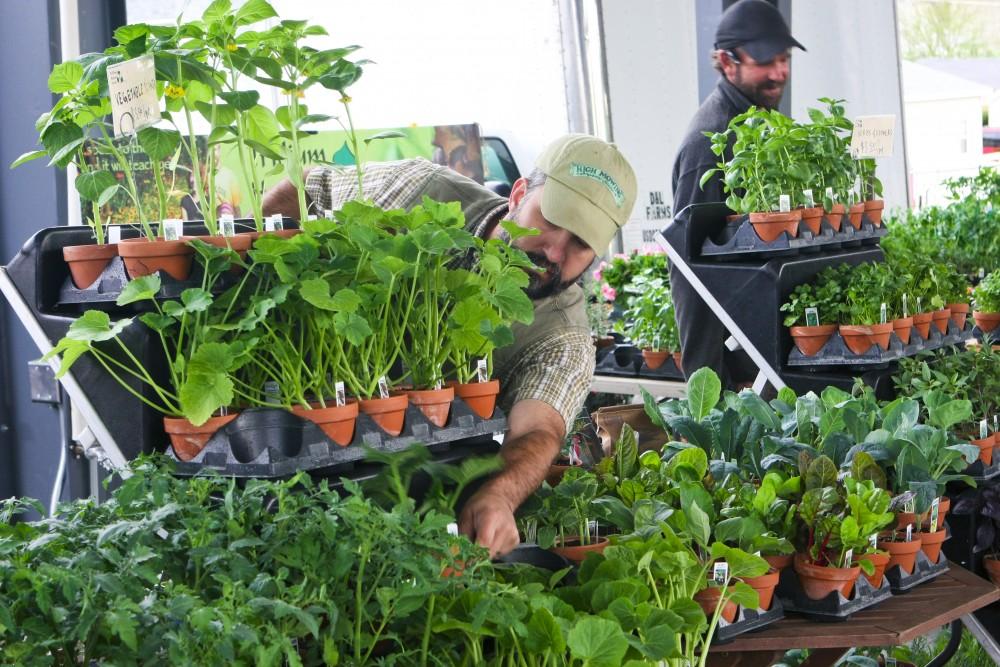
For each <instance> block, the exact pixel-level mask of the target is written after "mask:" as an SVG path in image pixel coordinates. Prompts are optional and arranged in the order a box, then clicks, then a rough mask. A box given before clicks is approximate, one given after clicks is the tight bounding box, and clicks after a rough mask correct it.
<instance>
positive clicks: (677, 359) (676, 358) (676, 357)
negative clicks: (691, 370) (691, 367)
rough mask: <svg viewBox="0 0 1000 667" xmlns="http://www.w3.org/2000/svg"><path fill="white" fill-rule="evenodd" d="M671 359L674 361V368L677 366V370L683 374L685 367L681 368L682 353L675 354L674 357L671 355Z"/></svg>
mask: <svg viewBox="0 0 1000 667" xmlns="http://www.w3.org/2000/svg"><path fill="white" fill-rule="evenodd" d="M670 357H671V358H672V359H673V360H674V366H677V370H679V371H680V372H681V373H683V372H684V367H683V366H681V353H680V352H674V353H673V354H672V355H670Z"/></svg>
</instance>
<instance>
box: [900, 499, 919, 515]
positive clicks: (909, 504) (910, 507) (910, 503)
mask: <svg viewBox="0 0 1000 667" xmlns="http://www.w3.org/2000/svg"><path fill="white" fill-rule="evenodd" d="M915 503H916V501H915V500H914V499H913V498H910V499H909V500H907V501H906V505H904V506H903V511H904V512H907V513H909V514H913V513H914V512H915V511H916V509H917V508H916V504H915Z"/></svg>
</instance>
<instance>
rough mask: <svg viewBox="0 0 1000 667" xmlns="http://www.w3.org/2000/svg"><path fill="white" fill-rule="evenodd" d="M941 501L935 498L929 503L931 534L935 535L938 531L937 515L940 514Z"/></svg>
mask: <svg viewBox="0 0 1000 667" xmlns="http://www.w3.org/2000/svg"><path fill="white" fill-rule="evenodd" d="M940 505H941V499H940V498H935V499H934V502H933V503H931V532H932V533H936V532H937V529H938V514H939V512H940Z"/></svg>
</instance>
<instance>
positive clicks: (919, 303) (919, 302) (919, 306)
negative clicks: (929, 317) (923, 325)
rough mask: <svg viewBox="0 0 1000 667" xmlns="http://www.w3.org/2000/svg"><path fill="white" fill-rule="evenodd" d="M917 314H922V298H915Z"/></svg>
mask: <svg viewBox="0 0 1000 667" xmlns="http://www.w3.org/2000/svg"><path fill="white" fill-rule="evenodd" d="M917 312H918V313H922V312H924V299H923V297H919V296H918V297H917Z"/></svg>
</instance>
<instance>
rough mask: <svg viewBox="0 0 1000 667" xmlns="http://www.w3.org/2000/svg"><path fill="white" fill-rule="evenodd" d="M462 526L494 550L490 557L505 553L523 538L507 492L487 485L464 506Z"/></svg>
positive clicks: (471, 538) (475, 539) (459, 527)
mask: <svg viewBox="0 0 1000 667" xmlns="http://www.w3.org/2000/svg"><path fill="white" fill-rule="evenodd" d="M458 529H459V530H460V531H461V532H462V534H463V535H466V536H468V538H469V539H470V540H473V541H474V542H476V543H477V544H480V545H482V546H484V547H486V548H487V549H489V550H490V558H496V557H497V556H503V555H504V554H505V553H507V552H509V551H511V550H512V549H513V548H514V547H516V546H517V545H518V544H519V543H520V542H521V538H520V536H519V535H518V532H517V524H516V523H515V522H514V508H513V507H512V505H511V502H510V500H508V499H507V498H505V497H504V496H503V494H500V493H496V492H493V491H491V490H490V489H489V488H488V487H484V488H482V489H480V490H479V491H478V492H476V493H475V494H474V495H473V496H472V497H471V498H469V500H468V502H466V503H465V507H464V508H463V509H462V516H460V517H459V519H458Z"/></svg>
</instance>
